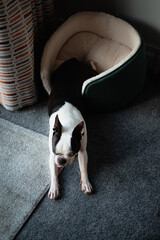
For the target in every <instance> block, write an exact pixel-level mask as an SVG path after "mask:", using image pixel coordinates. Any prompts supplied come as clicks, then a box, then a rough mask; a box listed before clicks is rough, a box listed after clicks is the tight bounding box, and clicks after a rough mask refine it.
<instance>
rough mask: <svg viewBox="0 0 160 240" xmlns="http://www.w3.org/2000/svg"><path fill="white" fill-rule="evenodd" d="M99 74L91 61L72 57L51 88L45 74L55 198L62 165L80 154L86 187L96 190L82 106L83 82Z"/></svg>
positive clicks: (55, 74)
mask: <svg viewBox="0 0 160 240" xmlns="http://www.w3.org/2000/svg"><path fill="white" fill-rule="evenodd" d="M42 67H43V66H42ZM96 74H97V72H96V71H95V70H93V69H92V68H91V67H90V66H89V65H87V64H85V63H82V62H80V61H78V60H77V59H70V60H68V61H66V62H64V63H63V64H62V65H61V66H60V67H59V68H58V69H56V70H55V71H54V72H53V74H52V76H51V82H52V84H51V85H52V88H51V89H50V90H49V88H48V86H49V83H48V82H47V80H46V79H45V78H44V77H42V81H43V85H44V87H45V89H46V90H48V93H49V94H50V96H49V102H48V112H49V125H50V131H49V151H50V157H49V166H50V174H51V186H50V190H49V193H48V196H49V197H50V198H51V199H56V198H58V196H59V184H58V168H62V167H64V166H68V165H70V164H71V163H72V162H73V161H74V159H75V157H76V156H77V155H78V161H79V167H80V172H81V184H82V191H83V192H84V193H86V194H90V193H91V192H92V186H91V184H90V182H89V180H88V173H87V162H88V156H87V151H86V146H87V129H86V123H85V121H84V119H83V117H82V114H81V112H80V110H81V107H82V104H83V100H82V97H81V89H82V84H83V82H84V81H85V80H86V79H88V78H90V77H92V76H95V75H96ZM47 88H48V89H47Z"/></svg>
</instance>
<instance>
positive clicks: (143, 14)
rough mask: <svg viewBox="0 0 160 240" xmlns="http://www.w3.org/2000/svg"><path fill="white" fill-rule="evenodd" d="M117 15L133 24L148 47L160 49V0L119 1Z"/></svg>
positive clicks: (116, 5)
mask: <svg viewBox="0 0 160 240" xmlns="http://www.w3.org/2000/svg"><path fill="white" fill-rule="evenodd" d="M114 6H115V13H116V14H117V16H120V17H123V18H125V19H126V20H128V21H130V22H131V23H133V24H134V25H135V26H136V27H137V28H138V30H140V32H141V34H142V35H143V37H144V39H145V42H146V43H147V44H148V45H151V46H154V47H157V48H160V0H134V1H133V0H120V1H119V0H117V1H115V2H114Z"/></svg>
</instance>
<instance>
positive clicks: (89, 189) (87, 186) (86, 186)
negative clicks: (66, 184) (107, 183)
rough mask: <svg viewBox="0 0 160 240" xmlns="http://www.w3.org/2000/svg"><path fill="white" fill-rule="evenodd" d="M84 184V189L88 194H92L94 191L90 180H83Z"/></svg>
mask: <svg viewBox="0 0 160 240" xmlns="http://www.w3.org/2000/svg"><path fill="white" fill-rule="evenodd" d="M81 184H82V191H83V192H84V193H86V194H91V193H92V192H93V188H92V185H91V184H90V182H89V181H88V180H86V181H81Z"/></svg>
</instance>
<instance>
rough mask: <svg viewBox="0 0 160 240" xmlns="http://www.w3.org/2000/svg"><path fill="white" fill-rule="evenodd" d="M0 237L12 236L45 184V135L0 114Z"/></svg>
mask: <svg viewBox="0 0 160 240" xmlns="http://www.w3.org/2000/svg"><path fill="white" fill-rule="evenodd" d="M0 181H1V183H0V239H3V240H7V239H12V238H13V237H14V236H15V234H16V233H17V231H18V230H19V229H20V227H21V226H22V225H23V224H24V222H25V221H26V219H27V218H28V216H29V215H30V214H31V212H32V211H33V210H34V208H35V207H36V205H37V204H38V203H39V201H40V200H41V198H42V197H43V196H44V194H45V193H46V190H47V189H48V185H49V182H50V180H49V170H48V138H47V137H46V136H44V135H42V134H39V133H35V132H33V131H31V130H27V129H25V128H23V127H20V126H18V125H16V124H14V123H11V122H9V121H6V120H4V119H2V118H0Z"/></svg>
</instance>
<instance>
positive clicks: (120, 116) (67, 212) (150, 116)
mask: <svg viewBox="0 0 160 240" xmlns="http://www.w3.org/2000/svg"><path fill="white" fill-rule="evenodd" d="M151 80H152V81H151V82H150V83H149V85H147V86H146V88H145V89H144V92H142V93H141V94H140V96H139V98H137V99H136V101H135V102H134V103H133V105H131V106H129V107H127V108H126V109H122V110H119V111H117V112H114V113H108V114H94V113H92V114H91V113H90V114H89V113H88V114H86V117H85V119H86V122H87V126H88V155H89V166H88V169H89V177H90V180H91V183H92V185H93V187H94V193H93V194H92V195H90V196H88V195H85V194H84V193H82V192H81V186H80V173H79V169H78V162H74V164H73V165H72V166H70V167H68V168H65V169H64V171H63V173H62V174H61V175H60V185H61V189H60V190H61V198H60V200H57V201H52V200H50V199H49V198H48V196H47V195H46V196H45V197H44V199H43V200H42V201H41V203H40V204H39V205H38V207H37V208H36V210H35V211H34V213H33V214H32V216H31V217H30V219H29V220H28V222H27V223H26V224H25V226H24V227H23V229H22V230H21V231H20V233H19V234H18V235H17V236H16V238H15V239H16V240H21V239H23V240H24V239H26V240H31V239H32V240H33V239H36V240H37V239H38V240H42V239H43V240H44V239H45V240H50V239H53V240H54V239H55V240H61V239H63V240H68V239H71V240H72V239H73V240H75V239H76V240H77V239H80V240H86V239H87V240H88V239H91V240H106V239H107V240H119V239H121V240H123V239H127V240H137V239H138V240H142V239H143V240H144V239H145V240H156V239H157V240H158V239H160V215H159V214H158V209H159V208H160V84H159V82H158V81H154V80H153V79H151ZM45 104H46V103H45V102H42V103H38V104H37V105H35V106H33V107H30V108H26V109H24V110H21V111H19V112H17V113H6V111H5V110H4V109H3V108H0V113H1V115H2V117H3V118H5V119H8V120H10V121H12V122H17V121H18V123H20V124H22V125H25V126H27V127H29V128H31V129H32V130H35V131H38V132H41V133H43V134H47V132H48V129H47V127H48V125H46V124H48V118H47V114H46V106H45ZM41 117H42V118H43V119H41Z"/></svg>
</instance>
